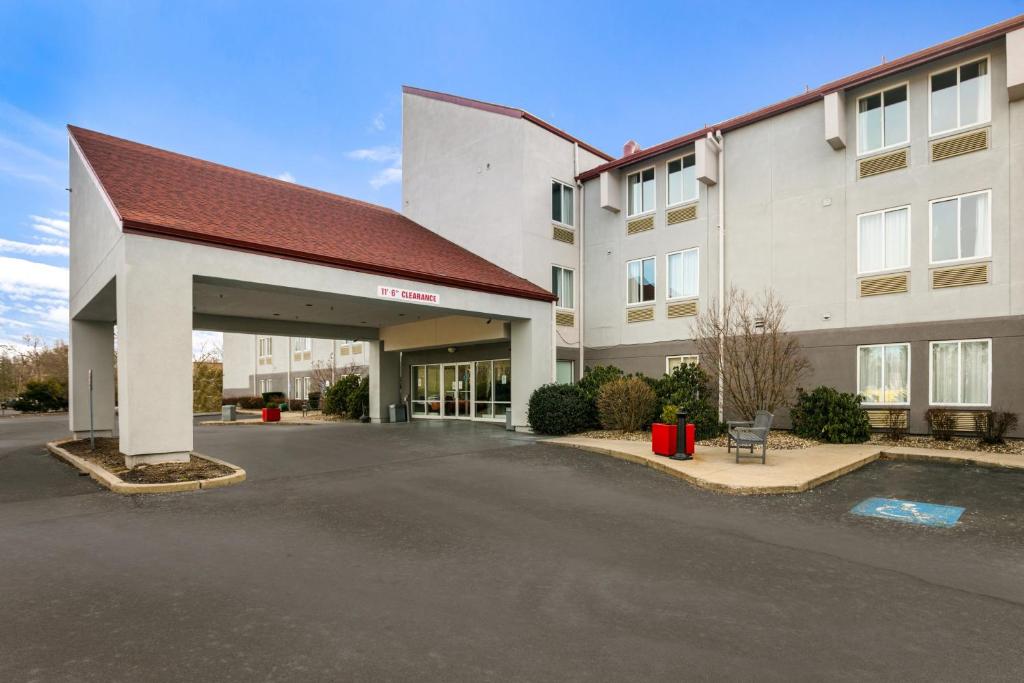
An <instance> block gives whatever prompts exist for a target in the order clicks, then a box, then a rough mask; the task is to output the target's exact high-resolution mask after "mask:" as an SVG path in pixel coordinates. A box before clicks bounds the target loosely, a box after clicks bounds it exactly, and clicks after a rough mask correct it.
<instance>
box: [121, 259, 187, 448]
mask: <svg viewBox="0 0 1024 683" xmlns="http://www.w3.org/2000/svg"><path fill="white" fill-rule="evenodd" d="M117 345H118V353H117V387H118V417H119V434H120V439H121V452H123V453H124V454H125V464H126V465H127V466H129V467H134V466H135V465H140V464H156V463H162V462H188V458H189V454H190V453H191V451H192V274H191V272H189V271H188V270H186V269H185V268H183V267H182V264H179V263H160V262H150V263H147V264H146V265H145V266H134V265H131V264H126V265H124V266H122V268H121V270H120V271H119V272H118V275H117Z"/></svg>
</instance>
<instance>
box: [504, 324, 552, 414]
mask: <svg viewBox="0 0 1024 683" xmlns="http://www.w3.org/2000/svg"><path fill="white" fill-rule="evenodd" d="M511 328H512V329H511V337H512V340H511V341H512V425H513V426H514V427H515V428H516V429H517V430H519V431H524V430H527V429H528V428H529V423H528V422H527V419H526V412H527V406H528V405H529V402H530V394H532V393H533V390H534V389H536V388H537V387H539V386H541V385H542V384H550V383H551V382H554V381H555V370H554V368H555V347H554V341H553V339H552V330H553V329H554V321H553V320H552V319H551V307H550V305H548V304H538V314H537V315H536V316H535V317H534V318H533V319H531V320H513V321H512V324H511Z"/></svg>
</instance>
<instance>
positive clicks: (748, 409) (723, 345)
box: [696, 288, 810, 420]
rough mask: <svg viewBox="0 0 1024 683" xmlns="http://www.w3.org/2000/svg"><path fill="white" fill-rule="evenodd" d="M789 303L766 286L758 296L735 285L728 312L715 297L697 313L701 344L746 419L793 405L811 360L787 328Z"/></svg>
mask: <svg viewBox="0 0 1024 683" xmlns="http://www.w3.org/2000/svg"><path fill="white" fill-rule="evenodd" d="M785 316H786V306H785V305H784V304H783V303H782V302H781V301H780V300H779V299H778V297H777V296H776V295H775V293H774V292H773V291H772V290H770V289H766V290H765V291H764V292H763V293H762V294H761V296H759V297H757V298H754V297H752V296H750V295H749V294H747V293H746V292H744V291H742V290H738V289H736V288H731V289H729V291H728V292H727V293H726V296H725V300H724V303H723V305H722V311H721V313H719V311H718V306H717V305H716V303H715V302H712V305H711V306H709V307H708V308H707V309H706V310H704V312H702V313H701V314H700V315H699V316H697V321H696V332H697V349H698V353H699V354H700V360H701V366H702V367H706V368H707V369H708V371H709V373H710V374H711V375H712V378H713V379H714V381H715V382H719V380H720V383H719V386H721V388H722V397H723V398H724V402H725V404H726V405H727V406H728V407H729V408H730V409H731V411H734V412H735V413H737V414H738V415H739V416H741V417H742V418H743V419H746V420H751V419H753V417H754V414H755V413H756V412H757V411H758V410H767V411H769V412H775V411H776V410H777V409H778V408H783V407H786V406H788V405H789V404H790V403H791V402H792V399H793V396H794V395H795V393H796V388H797V386H798V384H799V382H800V380H801V378H802V377H803V376H804V375H805V374H806V373H807V371H808V369H809V368H810V364H809V362H808V361H807V358H806V357H805V356H804V354H803V351H802V350H801V349H800V345H799V344H798V343H797V340H796V338H795V337H794V336H793V335H792V334H790V333H789V332H788V331H787V330H786V327H785V324H784V319H785Z"/></svg>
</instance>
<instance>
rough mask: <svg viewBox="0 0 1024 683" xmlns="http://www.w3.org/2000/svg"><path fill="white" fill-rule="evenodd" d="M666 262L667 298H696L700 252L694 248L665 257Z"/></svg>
mask: <svg viewBox="0 0 1024 683" xmlns="http://www.w3.org/2000/svg"><path fill="white" fill-rule="evenodd" d="M666 261H667V262H668V278H667V279H668V282H667V285H668V298H669V299H682V298H686V297H695V296H697V292H698V287H699V284H698V283H699V279H698V275H699V274H700V250H699V249H697V248H696V247H694V248H693V249H687V250H685V251H677V252H675V253H674V254H669V255H668V256H667V257H666Z"/></svg>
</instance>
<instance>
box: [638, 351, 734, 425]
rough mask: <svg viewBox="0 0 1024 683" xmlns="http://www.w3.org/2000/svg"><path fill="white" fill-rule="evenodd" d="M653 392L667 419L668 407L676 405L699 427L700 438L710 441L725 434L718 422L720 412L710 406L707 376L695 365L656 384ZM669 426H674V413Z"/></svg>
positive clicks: (682, 367) (674, 371)
mask: <svg viewBox="0 0 1024 683" xmlns="http://www.w3.org/2000/svg"><path fill="white" fill-rule="evenodd" d="M654 390H655V392H656V393H657V395H658V400H659V402H660V404H661V406H662V408H661V413H662V418H664V417H665V416H666V415H667V413H666V410H665V409H666V408H667V407H668V406H670V405H671V406H675V407H677V408H682V409H683V410H685V411H686V415H687V417H686V419H687V421H688V422H692V423H693V424H694V427H696V431H697V438H698V439H710V438H713V437H715V436H718V435H719V434H721V433H722V429H721V425H720V424H719V422H718V409H717V407H715V406H713V405H712V403H711V396H712V394H711V390H710V389H709V388H708V376H707V373H705V372H704V371H703V370H701V369H700V368H699V367H697V366H696V365H682V366H680V367H678V368H676V369H675V370H673V371H672V372H671V373H670V374H666V375H665V376H663V377H662V378H661V379H659V380H657V381H656V382H655V383H654ZM666 422H667V423H668V424H675V423H676V417H675V413H673V414H672V419H671V420H666Z"/></svg>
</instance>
